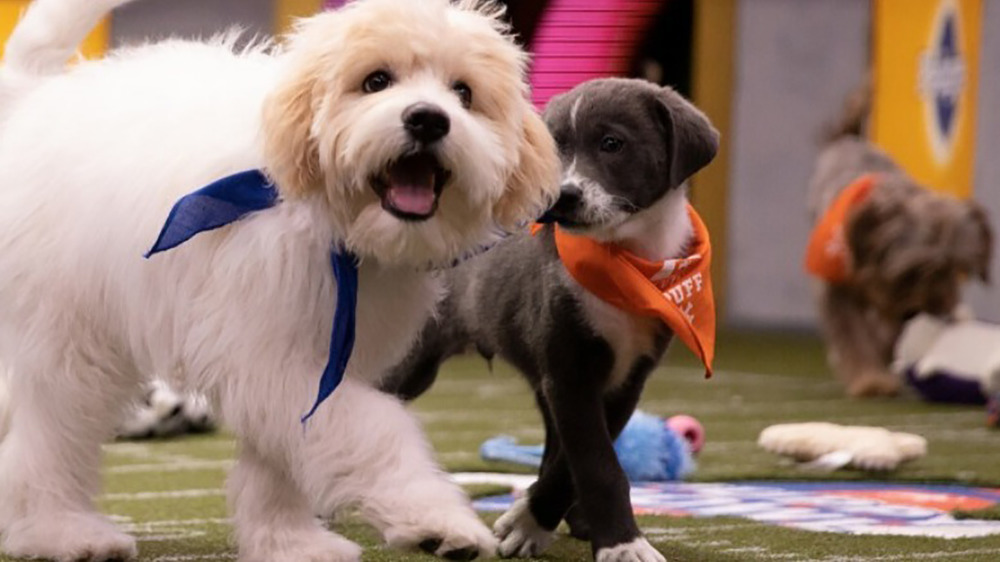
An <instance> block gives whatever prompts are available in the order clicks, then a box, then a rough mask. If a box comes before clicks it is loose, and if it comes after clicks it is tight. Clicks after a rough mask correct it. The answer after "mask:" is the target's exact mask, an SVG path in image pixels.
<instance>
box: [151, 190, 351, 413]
mask: <svg viewBox="0 0 1000 562" xmlns="http://www.w3.org/2000/svg"><path fill="white" fill-rule="evenodd" d="M280 201H281V199H280V198H279V197H278V191H277V189H275V187H274V184H273V183H271V181H270V180H269V179H267V176H265V175H264V174H263V173H262V172H261V171H260V170H248V171H245V172H240V173H238V174H233V175H231V176H227V177H224V178H222V179H220V180H217V181H215V182H213V183H211V184H209V185H207V186H205V187H203V188H201V189H199V190H198V191H195V192H193V193H190V194H188V195H185V196H184V197H182V198H181V199H180V200H179V201H177V203H175V204H174V207H173V209H171V210H170V214H169V215H168V216H167V221H166V223H165V224H164V225H163V229H162V230H160V235H159V236H158V237H157V238H156V242H155V243H154V244H153V247H152V248H150V250H149V251H148V252H146V258H149V257H151V256H152V255H153V254H156V253H159V252H163V251H166V250H170V249H171V248H175V247H177V246H179V245H181V244H183V243H184V242H186V241H188V240H190V239H191V238H192V237H193V236H194V235H196V234H198V233H199V232H206V231H209V230H214V229H216V228H221V227H223V226H225V225H227V224H230V223H233V222H236V221H237V220H239V219H241V218H243V217H245V216H247V215H249V214H250V213H253V212H255V211H261V210H263V209H268V208H270V207H274V206H275V205H277V204H278V203H279V202H280ZM330 265H331V267H332V269H333V276H334V278H335V279H336V281H337V308H336V310H335V311H334V314H333V329H332V332H331V336H330V354H329V356H328V358H327V363H326V368H324V369H323V375H322V376H321V377H320V381H319V392H318V395H317V397H316V402H315V403H314V404H313V406H312V408H311V409H310V410H309V412H307V413H306V414H305V415H304V416H302V423H305V422H306V421H307V420H308V419H309V418H310V417H311V416H312V415H313V414H314V413H316V409H317V408H319V405H320V404H321V403H322V402H323V401H324V400H326V399H327V398H328V397H329V396H330V395H331V394H333V391H334V390H336V389H337V386H338V385H340V382H341V381H342V380H343V379H344V371H345V370H346V369H347V362H348V360H350V358H351V352H352V351H353V350H354V333H355V323H356V315H357V304H358V262H357V258H356V257H355V256H354V255H353V254H351V253H350V252H347V251H343V250H339V249H336V248H335V249H332V250H331V251H330Z"/></svg>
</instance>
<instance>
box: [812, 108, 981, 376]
mask: <svg viewBox="0 0 1000 562" xmlns="http://www.w3.org/2000/svg"><path fill="white" fill-rule="evenodd" d="M848 113H849V115H848V116H847V118H845V119H844V122H843V123H842V124H841V125H840V126H839V127H838V128H837V129H836V130H835V131H833V132H832V134H831V135H830V136H829V138H828V140H827V142H826V146H825V147H824V149H823V151H822V153H821V154H820V157H819V159H818V161H817V165H816V169H815V171H814V173H813V177H812V180H811V182H810V198H809V203H810V204H809V211H810V213H811V214H812V217H813V219H814V220H815V221H819V219H820V218H821V217H823V215H824V213H825V212H826V211H827V209H828V207H830V205H831V204H832V203H833V202H834V201H835V200H836V198H837V196H838V195H839V194H840V193H841V191H843V190H844V189H845V188H846V187H848V186H849V185H850V184H851V183H853V182H854V181H855V180H856V179H858V178H859V177H861V176H862V175H864V174H876V175H875V176H874V178H875V179H874V183H873V187H872V188H871V191H870V192H869V195H868V197H867V198H866V199H865V200H863V201H861V202H859V203H857V204H855V205H854V206H853V207H851V209H850V210H849V211H848V213H847V215H846V217H845V220H844V223H843V224H844V231H843V234H844V237H843V242H844V245H845V247H846V258H847V260H846V261H847V276H846V278H845V279H844V280H843V281H841V282H836V283H831V282H827V281H819V282H817V284H816V286H817V296H818V303H819V313H820V319H821V323H822V329H823V333H824V336H825V338H826V343H827V357H828V360H829V362H830V367H831V368H832V369H833V370H834V372H835V373H836V375H837V377H838V378H839V379H840V380H841V381H843V383H844V384H845V385H846V386H847V392H848V394H850V395H852V396H878V395H889V394H895V393H896V392H897V391H898V390H899V388H900V383H901V381H900V379H899V377H897V376H896V375H894V374H892V373H891V372H890V371H889V369H888V365H889V363H890V361H891V360H892V353H893V347H894V345H895V342H896V340H897V338H898V337H899V334H900V331H901V330H902V327H903V324H904V322H906V320H908V319H909V318H911V317H913V316H914V315H916V314H917V313H919V312H926V313H929V314H934V315H938V316H950V315H951V313H952V312H953V311H954V309H955V307H956V306H957V305H958V303H959V300H960V291H961V288H962V285H963V282H964V281H965V280H966V279H968V278H969V277H970V276H974V277H978V278H979V279H981V280H983V281H984V282H985V281H988V272H989V262H990V254H991V249H992V238H993V237H992V232H991V229H990V225H989V221H988V220H987V217H986V214H985V213H984V212H983V210H982V208H981V207H980V206H979V205H977V204H976V203H974V202H972V201H964V200H960V199H957V198H955V197H952V196H950V195H945V194H941V193H935V192H933V191H931V190H929V189H926V188H925V187H923V186H921V185H919V184H917V183H916V182H914V181H913V180H912V179H911V178H909V177H908V176H907V175H906V173H905V172H903V170H901V169H900V168H899V166H897V165H896V164H895V163H894V162H893V161H892V159H891V158H890V157H889V156H888V155H887V154H886V153H884V152H882V151H881V150H879V149H878V148H876V147H875V146H873V145H872V144H871V143H869V142H868V141H866V140H865V139H864V138H863V137H862V136H861V130H862V125H863V122H864V119H865V117H866V116H867V100H866V98H862V99H855V100H854V102H853V107H851V108H849V112H848Z"/></svg>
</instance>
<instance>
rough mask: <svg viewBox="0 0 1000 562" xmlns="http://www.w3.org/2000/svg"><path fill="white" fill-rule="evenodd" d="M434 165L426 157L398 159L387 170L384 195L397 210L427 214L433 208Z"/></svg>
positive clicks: (434, 197)
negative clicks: (387, 179) (387, 177)
mask: <svg viewBox="0 0 1000 562" xmlns="http://www.w3.org/2000/svg"><path fill="white" fill-rule="evenodd" d="M434 174H435V172H434V165H433V163H432V162H430V161H428V160H427V159H426V158H421V157H411V158H404V159H403V160H400V161H399V162H398V163H396V165H394V166H393V167H392V169H391V170H389V189H388V191H387V193H386V197H387V199H388V200H389V204H390V205H392V207H393V208H395V209H396V210H398V211H402V212H404V213H410V214H414V215H428V214H430V213H431V212H432V211H433V210H434V200H435V199H436V198H437V196H436V195H435V194H434V180H435V177H434Z"/></svg>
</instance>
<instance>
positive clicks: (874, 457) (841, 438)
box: [757, 422, 927, 470]
mask: <svg viewBox="0 0 1000 562" xmlns="http://www.w3.org/2000/svg"><path fill="white" fill-rule="evenodd" d="M757 444H758V445H760V446H761V447H763V448H764V449H765V450H767V451H770V452H772V453H777V454H779V455H787V456H790V457H792V458H794V459H796V460H799V461H813V460H816V459H818V458H819V457H821V456H823V455H827V454H830V453H835V452H839V451H844V452H847V453H848V454H850V464H851V466H854V467H855V468H860V469H862V470H895V469H896V467H898V466H899V465H900V464H901V463H903V462H906V461H910V460H913V459H917V458H920V457H922V456H924V455H926V454H927V440H926V439H924V438H923V437H921V436H919V435H914V434H912V433H900V432H894V431H889V430H888V429H885V428H883V427H868V426H859V425H837V424H833V423H826V422H808V423H786V424H778V425H772V426H770V427H768V428H766V429H764V431H762V432H761V434H760V437H759V438H758V440H757Z"/></svg>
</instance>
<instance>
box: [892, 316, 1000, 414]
mask: <svg viewBox="0 0 1000 562" xmlns="http://www.w3.org/2000/svg"><path fill="white" fill-rule="evenodd" d="M892 368H893V370H894V371H896V372H897V373H899V374H901V375H903V376H905V377H906V380H907V381H908V382H909V383H910V384H911V385H912V386H913V387H914V388H915V389H916V390H917V392H919V393H920V395H921V396H923V397H924V399H925V400H929V401H931V402H952V403H961V404H985V403H986V402H987V400H988V399H989V397H990V396H991V395H996V394H998V393H1000V326H996V325H993V324H986V323H984V322H977V321H975V320H971V319H969V320H961V321H958V322H953V323H946V322H944V321H942V320H938V319H936V318H933V317H930V316H926V315H920V316H917V317H916V318H914V319H913V320H911V321H910V322H909V323H908V324H907V326H906V328H905V330H904V332H903V335H902V336H901V337H900V339H899V343H898V345H897V346H896V359H895V361H894V362H893V365H892Z"/></svg>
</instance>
